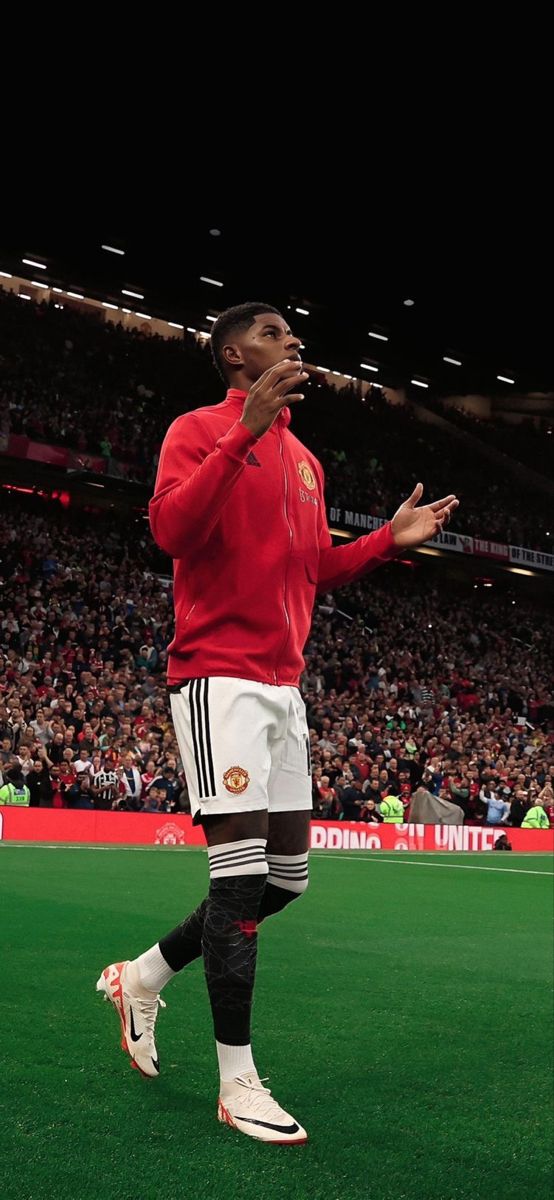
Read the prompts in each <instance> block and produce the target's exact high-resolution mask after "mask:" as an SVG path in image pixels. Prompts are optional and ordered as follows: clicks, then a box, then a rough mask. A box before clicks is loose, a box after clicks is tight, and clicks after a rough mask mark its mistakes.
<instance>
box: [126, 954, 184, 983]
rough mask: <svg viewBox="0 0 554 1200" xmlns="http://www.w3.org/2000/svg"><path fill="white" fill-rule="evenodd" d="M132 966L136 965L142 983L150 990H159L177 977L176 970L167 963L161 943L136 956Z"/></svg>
mask: <svg viewBox="0 0 554 1200" xmlns="http://www.w3.org/2000/svg"><path fill="white" fill-rule="evenodd" d="M131 965H132V966H134V967H136V970H137V974H138V978H139V981H140V985H141V987H143V988H146V990H147V991H149V992H159V991H161V989H162V988H163V987H165V985H166V983H169V981H170V980H171V979H174V978H175V975H176V974H177V972H176V971H172V969H171V967H170V966H169V965H168V963H166V961H165V958H164V956H163V954H162V952H161V950H160V947H159V945H157V944H156V945H155V946H151V948H150V950H146V951H145V952H144V954H139V956H138V958H135V959H134V961H133V963H132V964H131Z"/></svg>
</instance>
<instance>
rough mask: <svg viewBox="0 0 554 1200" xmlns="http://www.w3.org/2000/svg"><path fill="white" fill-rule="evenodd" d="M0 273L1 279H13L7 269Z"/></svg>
mask: <svg viewBox="0 0 554 1200" xmlns="http://www.w3.org/2000/svg"><path fill="white" fill-rule="evenodd" d="M0 275H1V276H2V279H13V275H10V272H9V271H0Z"/></svg>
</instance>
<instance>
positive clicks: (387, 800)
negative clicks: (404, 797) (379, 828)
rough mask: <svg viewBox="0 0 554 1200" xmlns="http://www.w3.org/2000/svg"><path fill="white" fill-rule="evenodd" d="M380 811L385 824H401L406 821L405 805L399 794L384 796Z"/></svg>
mask: <svg viewBox="0 0 554 1200" xmlns="http://www.w3.org/2000/svg"><path fill="white" fill-rule="evenodd" d="M379 811H380V813H381V816H382V818H383V821H384V822H385V825H401V824H402V823H403V821H404V805H403V803H402V801H401V799H400V797H399V796H389V795H387V796H384V797H383V799H382V800H381V804H380V806H379Z"/></svg>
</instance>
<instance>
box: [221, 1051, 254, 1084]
mask: <svg viewBox="0 0 554 1200" xmlns="http://www.w3.org/2000/svg"><path fill="white" fill-rule="evenodd" d="M215 1046H216V1050H217V1059H218V1062H219V1074H220V1076H221V1082H222V1083H230V1082H231V1080H232V1079H236V1078H237V1075H245V1074H246V1075H249V1074H250V1073H251V1071H255V1070H256V1067H255V1065H254V1059H253V1058H252V1047H251V1046H250V1045H249V1046H226V1045H225V1044H224V1043H223V1042H217V1041H216V1043H215Z"/></svg>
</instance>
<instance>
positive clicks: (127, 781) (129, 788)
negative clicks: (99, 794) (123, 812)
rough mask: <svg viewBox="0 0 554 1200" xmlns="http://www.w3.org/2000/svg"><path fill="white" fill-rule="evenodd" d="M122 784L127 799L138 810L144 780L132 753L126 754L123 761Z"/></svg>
mask: <svg viewBox="0 0 554 1200" xmlns="http://www.w3.org/2000/svg"><path fill="white" fill-rule="evenodd" d="M121 778H122V782H123V784H124V786H125V793H126V795H127V798H128V799H130V800H131V802H132V804H133V806H134V807H135V808H136V809H138V807H139V805H140V798H141V795H142V779H141V777H140V771H139V770H138V768H137V767H136V766H135V760H134V756H133V754H132V752H131V751H128V753H127V754H125V756H124V759H123V773H122V776H121Z"/></svg>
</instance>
